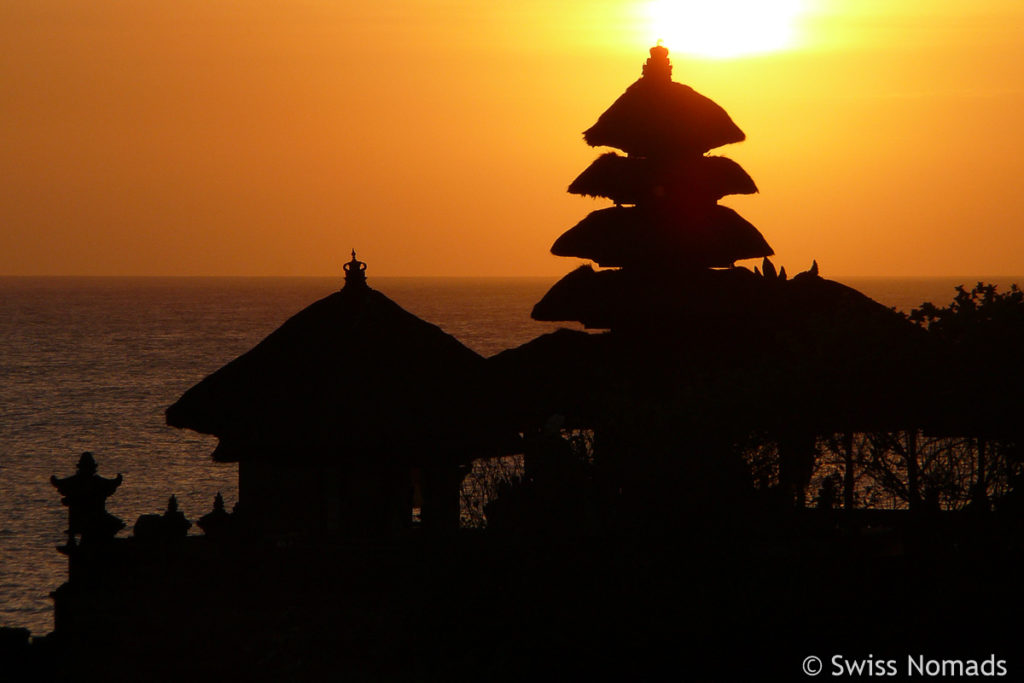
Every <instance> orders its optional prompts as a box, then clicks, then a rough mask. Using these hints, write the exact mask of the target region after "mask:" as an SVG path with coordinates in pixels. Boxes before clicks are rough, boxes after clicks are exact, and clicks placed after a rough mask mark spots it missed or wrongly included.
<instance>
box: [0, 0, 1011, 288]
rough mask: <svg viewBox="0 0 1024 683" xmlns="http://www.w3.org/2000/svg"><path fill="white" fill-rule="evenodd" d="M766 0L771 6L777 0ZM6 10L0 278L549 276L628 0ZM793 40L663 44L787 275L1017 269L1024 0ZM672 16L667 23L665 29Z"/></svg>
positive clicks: (626, 28)
mask: <svg viewBox="0 0 1024 683" xmlns="http://www.w3.org/2000/svg"><path fill="white" fill-rule="evenodd" d="M768 1H770V0H763V2H768ZM354 4H355V3H350V2H338V0H218V1H217V2H210V1H209V0H174V1H173V2H171V1H166V0H148V1H147V2H110V1H108V0H104V1H100V2H96V1H89V0H32V1H31V2H17V1H15V0H11V1H9V2H2V3H0V103H2V104H0V150H2V152H0V174H2V183H0V274H7V275H22V274H39V275H49V274H69V275H70V274H76V275H82V274H97V275H100V274H111V275H145V274H155V275H327V274H336V273H339V272H340V265H341V263H342V262H343V261H345V260H347V256H348V250H349V249H350V248H351V247H353V246H354V247H355V248H356V249H357V250H358V251H359V254H360V257H361V258H363V259H364V260H366V261H368V262H369V264H370V271H369V273H370V275H371V277H372V276H373V275H374V274H377V275H552V276H555V275H560V274H563V273H565V272H567V271H569V270H570V269H571V268H573V267H575V265H576V262H575V261H573V260H571V259H560V258H556V257H554V256H551V255H550V254H549V252H548V249H549V248H550V246H551V243H552V242H553V241H554V240H555V238H556V237H558V235H559V234H561V233H562V232H563V231H564V230H566V229H568V228H569V227H571V226H572V225H574V224H575V223H576V222H577V221H579V220H581V219H582V218H583V217H584V216H585V215H586V214H587V212H589V211H592V210H594V209H597V208H602V207H604V206H606V205H608V202H606V201H603V200H592V199H584V198H580V197H574V196H572V195H569V194H567V193H566V192H565V188H566V186H567V185H568V184H569V182H570V181H571V180H572V179H573V178H574V177H575V176H576V175H577V174H578V173H579V172H580V171H582V170H583V169H584V168H585V167H586V166H587V164H588V163H589V162H590V161H591V160H592V159H593V158H594V157H596V156H597V155H598V154H599V152H600V151H599V150H595V149H592V148H590V147H588V146H587V145H585V144H584V143H583V141H582V137H581V132H582V131H583V130H584V129H585V128H587V127H589V126H590V125H591V124H592V123H593V122H594V121H595V120H596V118H597V116H598V115H599V114H600V113H601V112H602V111H604V109H605V108H606V107H607V106H608V105H610V104H611V103H612V101H613V100H614V99H615V98H616V97H617V96H618V95H619V94H621V92H622V91H623V90H624V89H625V88H626V86H628V85H629V84H630V83H632V82H633V81H634V80H635V79H636V78H638V77H639V75H640V67H641V64H642V63H643V61H644V60H645V59H646V57H647V48H649V47H650V46H651V44H653V42H654V40H656V39H658V38H659V37H667V36H668V35H671V31H670V30H669V29H668V28H665V29H662V28H659V27H656V26H652V25H651V24H652V22H651V20H650V19H649V18H648V14H649V13H647V12H645V6H646V5H647V4H648V3H645V2H626V1H612V0H586V1H583V0H563V1H562V2H557V3H553V2H550V1H549V0H544V1H541V0H491V1H489V2H467V1H456V0H449V1H441V0H429V1H428V0H415V1H414V0H375V2H373V3H366V4H365V6H359V7H354V6H353V5H354ZM804 5H805V6H806V9H807V12H806V13H805V14H804V15H803V17H802V18H801V19H800V21H799V22H798V24H797V26H796V28H797V29H798V34H799V40H798V41H797V43H798V44H796V45H794V46H793V47H791V48H790V49H787V50H782V51H778V52H773V53H768V54H761V55H756V56H746V57H737V58H732V59H710V58H701V57H694V56H687V55H685V54H683V50H682V48H681V47H679V46H675V45H672V44H671V42H666V45H667V47H669V48H670V49H671V50H672V59H673V63H674V66H675V70H674V76H675V79H676V80H678V81H680V82H683V83H687V84H689V85H691V86H693V87H694V88H696V89H697V90H698V91H700V92H701V93H703V94H705V95H707V96H709V97H711V98H713V99H714V100H716V101H717V102H718V103H719V104H721V105H722V106H723V107H725V108H726V110H728V111H729V113H730V114H731V115H732V117H733V119H734V120H735V121H736V122H737V123H738V124H739V126H740V127H741V128H743V130H744V131H745V132H746V133H747V138H748V139H747V141H746V142H744V143H740V144H738V145H732V146H729V147H725V148H721V149H719V150H717V153H720V154H726V155H728V156H731V157H732V158H734V159H735V160H737V161H739V162H740V163H741V164H743V166H744V167H745V168H746V169H747V170H748V172H749V173H750V174H751V175H752V176H753V178H754V180H755V181H756V182H757V183H758V186H759V187H760V188H761V194H759V195H753V196H750V197H727V198H726V199H725V200H723V202H722V203H723V204H726V205H728V206H731V207H732V208H735V209H736V210H738V211H739V212H740V213H741V214H742V215H743V216H745V217H746V218H747V219H748V220H750V221H751V222H752V223H754V224H755V225H756V226H758V228H760V230H761V232H762V233H763V234H764V235H765V237H766V238H767V239H768V241H769V243H771V245H772V246H773V247H774V248H775V251H776V254H777V256H776V258H775V261H776V263H777V264H781V265H785V266H787V270H789V271H790V272H796V271H798V270H802V269H804V268H806V267H807V266H808V265H809V264H810V262H811V259H812V258H816V259H817V260H818V262H819V264H820V265H821V270H822V274H823V275H825V276H827V277H835V276H842V275H857V274H862V275H942V274H955V275H961V274H963V275H968V274H971V275H975V274H977V275H982V274H992V275H994V274H1020V273H1024V230H1022V228H1024V192H1022V191H1021V190H1020V189H1019V184H1020V182H1021V179H1022V178H1024V118H1022V114H1021V112H1024V39H1022V38H1021V35H1024V3H1020V2H1019V0H885V1H883V0H804ZM662 34H664V35H662Z"/></svg>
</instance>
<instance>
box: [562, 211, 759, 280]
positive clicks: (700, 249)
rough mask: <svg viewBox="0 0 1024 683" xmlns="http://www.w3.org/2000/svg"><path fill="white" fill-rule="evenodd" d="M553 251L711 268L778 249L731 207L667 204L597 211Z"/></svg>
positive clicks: (609, 262) (611, 262)
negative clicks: (698, 207) (774, 248)
mask: <svg viewBox="0 0 1024 683" xmlns="http://www.w3.org/2000/svg"><path fill="white" fill-rule="evenodd" d="M551 253H552V254H554V255H555V256H576V257H579V258H586V259H591V260H593V261H596V262H597V264H598V265H600V266H642V267H646V266H652V265H653V266H671V267H690V268H708V267H726V266H731V265H732V264H733V263H734V262H735V261H739V260H741V259H748V258H761V257H763V256H771V255H772V254H774V253H775V252H774V251H772V248H771V247H770V246H768V242H766V241H765V239H764V237H763V236H762V235H761V233H760V232H759V231H758V229H757V228H755V227H754V226H753V225H751V224H750V223H748V222H747V221H746V220H744V219H743V218H742V217H741V216H740V215H739V214H737V213H736V212H735V211H733V210H732V209H728V208H726V207H724V206H718V205H713V206H710V207H706V208H703V209H701V210H694V209H692V208H690V207H686V206H678V205H668V206H664V207H658V208H646V207H618V206H617V207H612V208H610V209H601V210H599V211H594V212H592V213H591V214H590V215H589V216H587V217H586V218H584V219H583V220H582V221H580V222H579V223H577V224H576V226H575V227H573V228H571V229H570V230H568V231H567V232H565V233H564V234H563V235H562V236H561V237H559V238H558V239H557V240H556V241H555V243H554V244H553V245H552V247H551Z"/></svg>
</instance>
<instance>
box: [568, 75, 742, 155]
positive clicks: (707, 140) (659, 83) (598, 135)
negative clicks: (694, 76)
mask: <svg viewBox="0 0 1024 683" xmlns="http://www.w3.org/2000/svg"><path fill="white" fill-rule="evenodd" d="M745 138H746V136H745V135H744V134H743V131H742V130H740V129H739V127H738V126H737V125H736V124H735V123H733V121H732V119H731V118H729V115H728V114H727V113H726V111H725V110H724V109H722V108H721V107H720V106H718V105H717V104H715V103H714V102H713V101H712V100H710V99H708V98H707V97H704V96H703V95H701V94H700V93H698V92H696V91H695V90H694V89H693V88H691V87H689V86H686V85H682V84H680V83H675V82H674V81H670V80H668V79H667V78H666V79H661V78H652V77H650V76H644V77H643V78H641V79H640V80H638V81H637V82H636V83H634V84H633V85H631V86H629V88H627V89H626V92H624V93H623V94H622V95H621V96H620V97H619V99H617V100H615V102H614V103H613V104H612V106H610V107H609V108H608V109H607V111H605V112H604V113H603V114H601V116H600V117H599V118H598V119H597V123H595V124H594V125H593V126H591V127H590V128H588V129H587V130H586V131H585V132H584V133H583V139H584V140H586V141H587V144H588V145H591V146H593V147H601V146H607V147H615V148H617V149H621V150H622V151H623V152H626V153H627V154H631V155H636V156H642V157H663V156H676V155H679V154H703V153H704V152H707V151H708V150H710V149H714V148H715V147H721V146H722V145H728V144H730V143H733V142H741V141H743V140H744V139H745Z"/></svg>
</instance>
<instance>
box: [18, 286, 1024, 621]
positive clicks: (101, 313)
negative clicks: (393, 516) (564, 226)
mask: <svg viewBox="0 0 1024 683" xmlns="http://www.w3.org/2000/svg"><path fill="white" fill-rule="evenodd" d="M556 279H557V278H550V277H543V278H540V277H522V278H397V277H395V278H387V277H381V278H371V280H370V285H371V286H372V287H374V288H375V289H377V290H379V291H381V292H383V293H384V294H386V295H387V296H389V297H391V298H392V299H393V300H395V301H396V302H397V303H398V304H399V305H401V306H403V307H404V308H405V309H407V310H408V311H410V312H412V313H414V314H416V315H418V316H419V317H421V318H423V319H425V320H427V321H429V322H432V323H434V324H436V325H438V326H440V327H441V328H442V329H443V330H445V331H446V332H448V333H450V334H452V335H454V336H455V337H457V338H458V339H459V340H461V341H462V343H464V344H465V345H466V346H468V347H469V348H471V349H473V350H475V351H477V352H478V353H480V354H481V355H484V356H490V355H493V354H495V353H498V352H500V351H502V350H503V349H507V348H512V347H515V346H518V345H519V344H522V343H524V342H527V341H529V340H530V339H533V338H534V337H536V336H538V335H541V334H544V333H546V332H549V331H552V330H554V329H557V328H558V327H559V325H556V324H548V323H539V322H536V321H533V320H531V319H530V309H531V308H532V306H533V304H534V303H536V302H537V301H538V300H539V299H540V298H541V296H543V294H544V293H545V292H546V291H547V289H548V288H549V287H550V286H551V285H552V284H553V283H554V281H555V280H556ZM837 279H839V280H840V281H842V282H844V283H845V284H847V285H850V286H852V287H854V288H856V289H859V290H860V291H862V292H863V293H865V294H867V295H868V296H870V297H872V298H873V299H875V300H876V301H879V302H881V303H882V304H885V305H886V306H891V307H894V308H896V309H898V310H901V311H904V312H909V311H910V310H911V309H912V308H914V307H916V306H919V305H920V304H921V303H922V302H925V301H931V302H932V303H935V304H937V305H943V304H948V303H949V302H950V301H951V300H952V298H953V296H954V294H955V290H954V288H955V287H956V286H957V285H961V284H962V285H965V286H967V287H968V288H970V287H971V286H973V285H974V284H975V283H977V282H979V281H984V282H989V283H994V284H997V285H999V287H1000V290H1005V289H1007V288H1008V287H1009V285H1010V284H1011V283H1014V282H1022V283H1024V277H1009V276H999V277H993V276H982V277H978V276H972V277H941V278H884V277H873V278H863V277H857V278H855V277H850V278H837ZM340 286H341V280H340V278H336V277H328V278H321V277H308V278H160V277H148V278H131V277H116V278H115V277H88V278H84V277H0V626H12V627H24V628H28V629H30V630H31V631H32V632H33V633H34V634H36V635H42V634H45V633H48V632H49V631H51V630H52V628H53V607H52V602H51V600H50V597H49V594H50V591H52V590H54V589H55V588H57V586H59V585H60V584H61V583H63V582H64V581H65V580H66V578H67V558H66V557H64V556H63V555H61V554H60V553H58V552H57V550H56V546H58V545H60V544H61V543H62V542H63V540H64V535H63V532H64V529H66V528H67V509H66V508H64V507H62V506H61V504H60V496H59V495H58V494H57V491H56V489H54V488H53V486H51V484H50V482H49V479H50V476H51V475H56V476H58V477H65V476H68V475H71V474H73V473H74V470H75V464H76V462H77V461H78V458H79V456H80V455H81V454H82V453H83V452H84V451H91V452H92V453H93V454H94V456H95V458H96V461H97V462H98V464H99V468H100V469H99V473H100V474H101V475H103V476H106V477H113V476H114V475H116V474H118V473H120V474H122V475H123V477H124V482H123V484H122V485H121V487H120V488H119V489H118V490H117V492H116V493H115V494H114V495H113V496H112V497H110V498H109V499H108V501H107V509H108V510H109V511H110V512H112V513H113V514H114V515H117V516H118V517H120V518H121V519H123V520H125V522H126V523H127V524H128V529H129V530H130V528H131V526H132V524H133V523H134V520H135V519H136V518H138V516H139V515H140V514H145V513H158V512H161V511H162V510H163V509H164V508H165V507H166V505H167V500H168V497H169V496H170V495H171V494H174V495H176V496H177V499H178V503H179V507H180V509H181V510H183V511H184V512H185V514H186V515H187V516H188V517H189V518H190V519H192V520H195V519H198V518H199V517H200V516H202V515H203V514H205V513H206V512H208V511H209V510H210V509H211V507H212V503H213V498H214V496H215V495H216V494H217V493H218V492H219V493H221V494H222V495H223V497H224V500H225V503H226V505H227V507H228V508H229V509H230V508H231V506H232V504H233V503H234V502H235V500H236V498H237V466H236V465H234V464H223V463H215V462H213V461H212V460H211V458H210V454H211V453H212V451H213V449H214V447H215V446H216V439H215V438H214V437H209V436H204V435H201V434H196V433H193V432H190V431H183V430H179V429H174V428H172V427H168V426H166V424H165V423H164V416H163V412H164V409H165V408H166V407H167V406H169V405H170V404H172V403H173V402H174V401H176V400H177V399H178V397H180V396H181V394H182V393H183V392H184V391H185V390H187V389H188V388H189V387H191V386H192V385H194V384H195V383H196V382H198V381H199V380H201V379H202V378H203V377H205V376H206V375H208V374H209V373H211V372H213V371H215V370H216V369H218V368H219V367H221V366H222V365H224V364H225V363H227V362H228V361H230V360H232V359H233V358H235V357H237V356H239V355H240V354H242V353H244V352H245V351H247V350H248V349H250V348H251V347H252V346H254V345H255V344H256V343H257V342H259V341H260V340H261V339H263V338H264V337H266V336H267V335H268V334H269V333H270V332H272V331H273V330H274V329H276V328H277V327H278V326H279V325H280V324H281V323H282V322H284V321H285V320H286V319H287V318H289V317H290V316H291V315H293V314H294V313H296V312H298V311H299V310H301V309H302V308H304V307H306V306H307V305H309V304H310V303H312V302H314V301H316V300H318V299H320V298H323V297H324V296H327V295H328V294H330V293H332V292H333V291H336V290H337V289H338V288H339V287H340ZM565 326H567V327H572V325H565ZM194 530H195V529H194ZM125 533H126V532H122V535H124V534H125Z"/></svg>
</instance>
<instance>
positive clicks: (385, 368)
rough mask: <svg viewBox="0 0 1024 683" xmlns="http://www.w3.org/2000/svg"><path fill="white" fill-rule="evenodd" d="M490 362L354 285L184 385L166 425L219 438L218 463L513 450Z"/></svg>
mask: <svg viewBox="0 0 1024 683" xmlns="http://www.w3.org/2000/svg"><path fill="white" fill-rule="evenodd" d="M488 391H489V389H488V386H487V384H486V381H485V378H484V362H483V358H482V357H480V356H479V355H478V354H476V353H475V352H474V351H472V350H470V349H468V348H466V347H465V346H463V345H462V344H461V343H460V342H459V341H458V340H457V339H455V338H454V337H452V336H451V335H449V334H446V333H445V332H443V331H442V330H441V329H440V328H438V327H437V326H435V325H432V324H430V323H428V322H426V321H424V320H421V319H420V318H418V317H416V316H414V315H412V314H411V313H409V312H407V311H405V310H404V309H402V308H401V307H400V306H399V305H398V304H396V303H395V302H394V301H392V300H391V299H389V298H388V297H386V296H385V295H383V294H381V293H380V292H377V291H375V290H373V289H371V288H369V287H368V286H366V284H365V282H362V283H360V282H357V283H356V284H354V285H353V284H349V285H346V287H345V288H344V289H342V290H341V291H339V292H335V293H334V294H331V295H330V296H327V297H325V298H323V299H321V300H319V301H317V302H315V303H313V304H312V305H310V306H309V307H307V308H305V309H304V310H302V311H300V312H299V313H297V314H296V315H294V316H293V317H291V318H290V319H288V320H287V321H286V322H285V323H284V324H283V325H281V327H280V328H278V329H277V330H276V331H274V332H273V333H271V334H270V335H269V336H268V337H267V338H266V339H264V340H263V341H261V342H260V343H259V344H257V345H256V346H255V347H254V348H252V349H251V350H250V351H248V352H246V353H244V354H242V355H241V356H239V357H238V358H236V359H235V360H233V361H231V362H230V363H228V364H227V365H225V366H224V367H222V368H220V369H219V370H217V371H216V372H214V373H213V374H211V375H209V376H208V377H206V378H205V379H203V380H202V381H201V382H199V383H198V384H196V385H195V386H193V387H192V388H191V389H189V390H188V391H186V392H185V394H184V395H182V397H181V398H180V399H178V401H177V402H176V403H175V404H174V405H172V406H170V407H169V408H168V409H167V411H166V416H167V423H168V424H169V425H172V426H175V427H183V428H188V429H193V430H195V431H198V432H202V433H206V434H213V435H216V436H218V437H219V438H220V445H219V446H218V448H217V450H216V452H215V453H214V458H215V459H217V460H222V461H235V460H239V459H243V458H246V457H251V456H257V455H258V456H260V457H264V456H267V455H270V456H272V457H286V458H291V459H295V460H298V459H309V458H347V457H374V456H384V457H387V458H391V459H401V460H408V461H410V462H415V461H417V460H420V459H430V458H436V457H454V458H458V459H463V460H469V459H472V458H474V457H479V456H483V455H491V454H494V453H495V451H502V452H507V451H505V450H504V449H506V448H507V447H509V439H508V438H506V436H507V433H506V432H504V431H503V430H502V428H501V427H499V426H498V418H496V417H495V416H494V415H491V414H489V413H488V410H489V408H488V407H487V406H489V405H492V404H490V403H489V402H488V401H486V400H481V397H483V396H486V395H487V392H488Z"/></svg>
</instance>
